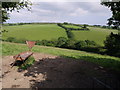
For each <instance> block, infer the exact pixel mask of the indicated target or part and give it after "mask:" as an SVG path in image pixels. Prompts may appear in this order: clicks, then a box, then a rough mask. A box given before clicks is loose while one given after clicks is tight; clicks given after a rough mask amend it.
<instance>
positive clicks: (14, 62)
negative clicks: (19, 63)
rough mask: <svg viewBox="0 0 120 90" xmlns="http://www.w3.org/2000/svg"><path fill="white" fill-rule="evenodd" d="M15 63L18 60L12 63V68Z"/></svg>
mask: <svg viewBox="0 0 120 90" xmlns="http://www.w3.org/2000/svg"><path fill="white" fill-rule="evenodd" d="M15 63H16V60H15V61H14V62H13V64H12V66H11V68H12V67H13V66H14V65H15Z"/></svg>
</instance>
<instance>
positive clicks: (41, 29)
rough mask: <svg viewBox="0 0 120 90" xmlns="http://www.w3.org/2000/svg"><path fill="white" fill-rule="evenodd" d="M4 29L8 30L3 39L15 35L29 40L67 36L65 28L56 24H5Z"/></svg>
mask: <svg viewBox="0 0 120 90" xmlns="http://www.w3.org/2000/svg"><path fill="white" fill-rule="evenodd" d="M3 29H5V30H7V31H8V32H5V33H3V39H6V38H8V37H15V38H17V39H27V40H43V39H45V40H51V39H57V38H58V37H67V35H66V32H65V30H64V29H62V28H60V27H58V26H57V25H56V24H33V25H32V24H30V25H16V26H4V27H3Z"/></svg>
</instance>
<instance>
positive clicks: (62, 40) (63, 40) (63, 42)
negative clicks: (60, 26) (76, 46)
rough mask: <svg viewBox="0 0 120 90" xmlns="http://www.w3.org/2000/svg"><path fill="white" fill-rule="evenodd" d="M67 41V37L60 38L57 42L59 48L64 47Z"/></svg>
mask: <svg viewBox="0 0 120 90" xmlns="http://www.w3.org/2000/svg"><path fill="white" fill-rule="evenodd" d="M66 41H67V38H65V37H59V38H58V40H57V45H56V46H57V47H64V45H65V43H66Z"/></svg>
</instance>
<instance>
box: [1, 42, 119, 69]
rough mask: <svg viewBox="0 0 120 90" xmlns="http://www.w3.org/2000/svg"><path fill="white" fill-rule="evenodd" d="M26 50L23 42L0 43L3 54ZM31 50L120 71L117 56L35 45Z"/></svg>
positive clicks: (7, 54)
mask: <svg viewBox="0 0 120 90" xmlns="http://www.w3.org/2000/svg"><path fill="white" fill-rule="evenodd" d="M27 50H28V47H27V46H26V45H25V44H16V43H7V42H3V44H2V54H3V56H9V55H16V54H18V53H20V52H24V51H27ZM33 52H38V53H45V54H52V55H57V56H62V57H67V58H74V59H77V60H85V61H88V62H92V63H95V64H98V65H101V66H103V67H106V68H108V69H110V70H115V71H120V58H117V57H112V56H107V55H100V54H94V53H88V52H84V51H77V50H69V49H61V48H55V47H46V46H37V45H36V46H35V47H33Z"/></svg>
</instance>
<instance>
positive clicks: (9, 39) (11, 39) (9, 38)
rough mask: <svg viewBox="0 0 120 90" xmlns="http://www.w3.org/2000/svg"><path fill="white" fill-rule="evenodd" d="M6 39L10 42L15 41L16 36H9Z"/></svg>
mask: <svg viewBox="0 0 120 90" xmlns="http://www.w3.org/2000/svg"><path fill="white" fill-rule="evenodd" d="M6 41H8V42H15V41H16V38H14V37H8V38H7V39H6Z"/></svg>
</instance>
